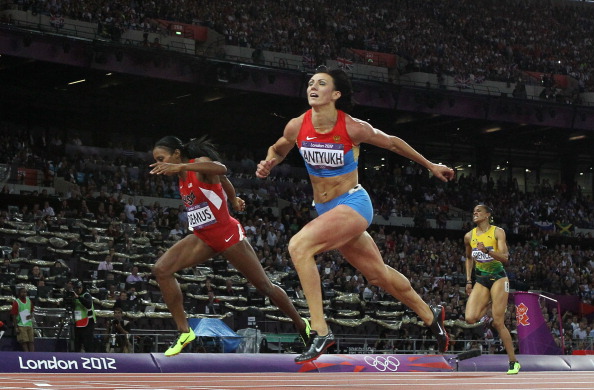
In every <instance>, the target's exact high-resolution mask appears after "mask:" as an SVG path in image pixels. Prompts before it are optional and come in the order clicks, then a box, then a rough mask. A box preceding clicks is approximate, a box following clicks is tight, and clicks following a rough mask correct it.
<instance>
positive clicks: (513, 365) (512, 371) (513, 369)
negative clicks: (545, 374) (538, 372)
mask: <svg viewBox="0 0 594 390" xmlns="http://www.w3.org/2000/svg"><path fill="white" fill-rule="evenodd" d="M520 368H522V366H520V363H518V362H509V370H507V375H516V374H517V373H518V372H520Z"/></svg>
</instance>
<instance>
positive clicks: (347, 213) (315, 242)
mask: <svg viewBox="0 0 594 390" xmlns="http://www.w3.org/2000/svg"><path fill="white" fill-rule="evenodd" d="M366 229H367V220H365V218H363V217H362V216H361V214H359V213H358V212H356V211H355V210H353V209H352V208H351V207H349V206H346V205H339V206H336V207H335V208H333V209H332V210H330V211H327V212H325V213H324V214H322V215H320V216H318V217H316V218H314V219H313V220H312V221H310V222H309V223H307V224H306V225H305V226H304V227H303V228H302V229H301V230H300V231H299V232H298V233H297V234H295V236H293V239H292V241H293V240H295V241H296V242H298V243H299V244H300V245H302V246H306V247H307V248H309V249H310V250H311V251H312V252H313V253H314V254H318V253H321V252H325V251H329V250H332V249H337V248H340V247H342V246H343V245H345V244H346V243H347V242H349V241H351V240H352V239H353V238H354V237H357V236H359V235H360V234H361V233H363V232H364V231H365V230H366Z"/></svg>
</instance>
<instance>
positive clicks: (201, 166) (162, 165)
mask: <svg viewBox="0 0 594 390" xmlns="http://www.w3.org/2000/svg"><path fill="white" fill-rule="evenodd" d="M198 160H199V161H194V162H192V163H179V164H174V163H166V162H163V161H157V162H156V163H153V164H151V165H150V167H151V168H153V169H152V170H151V172H150V173H151V174H153V175H175V174H178V173H180V172H185V171H193V172H199V173H201V174H203V175H224V174H225V173H227V167H226V166H225V165H223V164H222V163H220V162H218V161H210V160H209V159H203V158H202V157H201V158H199V159H198Z"/></svg>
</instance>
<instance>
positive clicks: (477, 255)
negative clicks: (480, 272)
mask: <svg viewBox="0 0 594 390" xmlns="http://www.w3.org/2000/svg"><path fill="white" fill-rule="evenodd" d="M472 257H474V259H475V260H476V261H478V262H479V263H488V262H490V261H493V260H495V259H493V257H491V255H490V254H488V253H483V251H479V250H478V249H476V248H474V249H472Z"/></svg>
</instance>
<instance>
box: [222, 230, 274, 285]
mask: <svg viewBox="0 0 594 390" xmlns="http://www.w3.org/2000/svg"><path fill="white" fill-rule="evenodd" d="M222 255H223V256H225V258H226V259H227V260H228V261H229V262H230V263H231V264H232V265H233V266H234V267H235V269H237V270H238V271H239V272H241V274H242V275H243V276H245V277H246V278H247V279H248V280H249V281H250V282H251V283H252V284H253V285H254V286H256V284H258V283H262V282H267V281H269V279H268V276H267V275H266V272H265V271H264V268H262V264H260V260H259V259H258V256H257V255H256V252H254V249H253V248H252V246H251V245H250V243H249V242H248V241H247V240H245V239H244V240H242V241H240V242H238V243H237V244H235V245H233V246H232V247H230V248H229V249H227V250H226V251H224V252H223V253H222Z"/></svg>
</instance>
